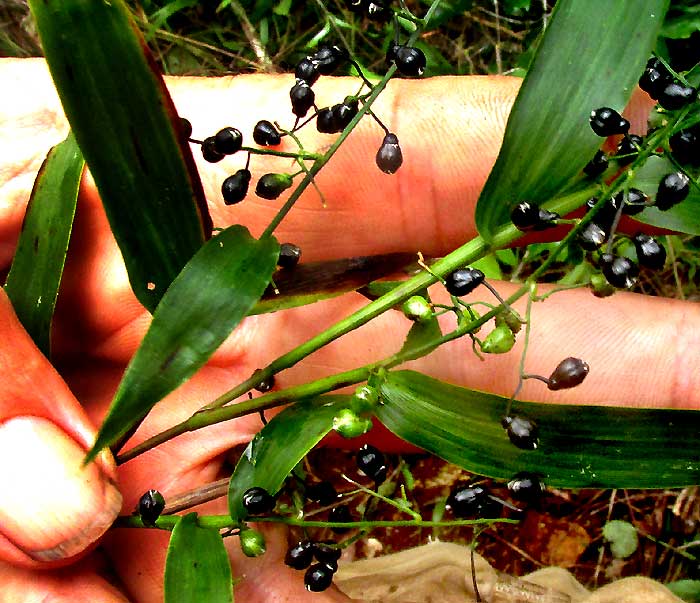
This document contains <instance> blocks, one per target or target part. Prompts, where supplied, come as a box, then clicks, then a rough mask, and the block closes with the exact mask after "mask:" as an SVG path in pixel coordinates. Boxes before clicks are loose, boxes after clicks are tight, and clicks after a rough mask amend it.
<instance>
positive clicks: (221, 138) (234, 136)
mask: <svg viewBox="0 0 700 603" xmlns="http://www.w3.org/2000/svg"><path fill="white" fill-rule="evenodd" d="M214 141H215V147H216V150H217V151H219V153H222V154H224V155H233V154H234V153H237V152H238V151H240V150H241V147H242V146H243V134H241V132H240V130H238V129H237V128H231V127H230V126H229V127H227V128H222V129H221V130H219V131H218V132H217V133H216V135H215V136H214Z"/></svg>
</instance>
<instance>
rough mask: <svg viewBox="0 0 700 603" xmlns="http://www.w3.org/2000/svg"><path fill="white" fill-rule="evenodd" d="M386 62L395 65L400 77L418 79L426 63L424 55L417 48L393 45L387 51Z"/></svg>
mask: <svg viewBox="0 0 700 603" xmlns="http://www.w3.org/2000/svg"><path fill="white" fill-rule="evenodd" d="M386 58H387V62H391V61H393V62H394V63H396V68H397V70H398V72H399V73H400V74H401V75H407V76H410V77H418V76H421V75H423V72H424V71H425V66H426V64H427V61H426V59H425V54H424V53H423V51H422V50H420V49H419V48H415V47H413V46H402V45H400V44H393V45H391V46H390V47H389V50H388V51H387V56H386Z"/></svg>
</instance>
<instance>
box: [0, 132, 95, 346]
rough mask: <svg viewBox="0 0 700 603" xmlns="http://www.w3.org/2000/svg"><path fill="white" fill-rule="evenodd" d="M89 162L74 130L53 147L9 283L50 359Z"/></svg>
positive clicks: (24, 317) (18, 309)
mask: <svg viewBox="0 0 700 603" xmlns="http://www.w3.org/2000/svg"><path fill="white" fill-rule="evenodd" d="M84 166H85V161H84V160H83V156H82V155H81V154H80V149H79V148H78V145H77V144H76V142H75V138H73V135H72V134H69V135H68V138H66V139H65V140H64V141H63V142H62V143H60V144H58V145H56V146H55V147H53V148H52V149H51V150H50V151H49V154H48V155H47V157H46V160H45V161H44V163H43V164H42V166H41V169H40V170H39V173H38V175H37V177H36V180H35V181H34V188H33V190H32V194H31V197H30V198H29V205H28V206H27V212H26V214H25V216H24V223H23V224H22V232H21V234H20V237H19V242H18V243H17V250H16V251H15V257H14V259H13V260H12V267H11V268H10V273H9V274H8V275H7V282H6V283H5V291H6V292H7V296H8V297H9V298H10V301H11V302H12V306H13V307H14V309H15V312H16V313H17V317H18V318H19V320H20V322H21V323H22V325H23V326H24V328H25V329H26V331H27V333H29V335H31V337H32V339H33V340H34V343H36V345H37V347H38V348H39V349H40V350H41V351H42V353H43V354H44V356H46V357H47V358H48V357H49V355H50V351H51V319H52V318H53V312H54V308H55V307H56V299H57V297H58V287H59V285H60V283H61V276H62V275H63V266H64V264H65V261H66V253H67V252H68V242H69V240H70V234H71V230H72V228H73V217H74V215H75V205H76V202H77V200H78V189H79V188H80V178H81V176H82V174H83V167H84Z"/></svg>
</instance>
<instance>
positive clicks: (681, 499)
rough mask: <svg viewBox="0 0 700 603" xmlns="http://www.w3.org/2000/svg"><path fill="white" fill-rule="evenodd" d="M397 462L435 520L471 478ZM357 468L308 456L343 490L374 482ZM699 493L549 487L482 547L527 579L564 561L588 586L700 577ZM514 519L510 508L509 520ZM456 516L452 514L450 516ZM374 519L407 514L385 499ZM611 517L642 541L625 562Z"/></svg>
mask: <svg viewBox="0 0 700 603" xmlns="http://www.w3.org/2000/svg"><path fill="white" fill-rule="evenodd" d="M391 463H392V464H391V467H392V468H393V469H394V471H393V472H392V473H391V474H390V478H389V481H392V480H396V481H397V483H402V478H401V472H400V471H399V470H397V467H399V466H400V464H401V463H405V464H406V466H407V468H409V469H410V472H411V474H412V476H413V479H414V481H415V486H414V488H413V490H412V491H410V492H407V495H408V498H409V500H411V501H412V502H415V505H414V508H416V509H420V510H421V512H422V515H423V518H424V519H431V518H433V519H436V518H437V517H434V512H437V513H438V514H439V511H436V506H437V507H438V509H439V508H440V504H441V503H443V502H444V500H445V498H446V497H447V496H448V495H449V492H450V489H451V487H453V486H454V484H455V483H457V482H463V481H466V480H468V479H469V478H470V474H469V473H467V472H465V471H463V470H462V469H460V468H458V467H456V466H454V465H450V464H449V463H446V462H444V461H442V460H440V459H437V458H435V457H432V456H427V455H410V456H409V455H407V456H404V457H391ZM354 467H355V463H354V455H353V454H352V453H348V452H341V451H331V450H328V449H324V450H323V451H322V452H312V453H311V454H310V455H309V464H308V470H309V472H310V473H311V474H312V475H314V476H316V477H318V478H320V479H327V480H330V481H331V482H332V483H334V484H335V486H336V488H337V489H338V490H339V491H341V492H343V491H345V492H347V491H350V490H352V489H353V486H352V485H351V484H349V483H348V482H347V481H345V480H344V479H343V478H342V477H341V474H342V473H343V472H345V473H346V474H347V475H349V476H350V477H351V478H352V479H355V480H357V481H359V482H361V483H364V484H365V485H367V486H370V484H369V483H368V480H367V479H366V478H364V479H363V478H362V477H360V476H359V474H358V473H357V471H356V470H355V468H354ZM483 482H484V483H485V484H487V485H488V486H489V487H490V489H491V491H492V492H493V494H495V495H496V496H498V497H500V498H503V499H505V500H511V499H509V497H508V490H507V488H506V487H505V485H504V484H499V483H495V482H493V481H492V480H483ZM697 493H698V489H697V487H693V488H685V489H682V490H658V491H642V490H612V491H611V490H588V489H587V490H579V491H570V490H551V489H548V491H547V495H546V497H545V499H544V501H543V502H542V505H541V507H540V508H539V509H534V508H532V509H529V510H528V511H527V512H526V513H525V514H524V518H523V519H522V521H521V522H520V523H519V524H500V525H497V526H494V527H492V528H490V529H488V530H486V531H485V532H483V533H482V534H481V536H480V537H479V540H478V546H477V550H478V552H479V553H481V554H482V555H483V556H485V557H486V558H487V559H488V561H489V562H490V563H491V564H492V565H493V566H494V567H495V568H497V569H499V570H501V571H504V572H507V573H509V574H512V575H517V576H521V575H523V574H526V573H528V572H531V571H534V570H536V569H538V568H540V567H543V566H547V565H557V566H561V567H565V568H567V569H568V570H569V571H571V572H572V573H573V574H574V575H575V576H576V578H577V579H578V580H579V581H580V582H582V583H583V584H584V585H585V586H587V587H595V586H600V585H602V584H605V583H607V582H610V581H612V580H615V579H617V578H620V577H623V576H630V575H643V576H649V577H652V578H654V579H657V580H659V581H661V582H672V581H675V580H679V579H684V578H693V579H698V578H700V567H699V565H698V559H697V557H696V552H697V549H695V548H694V547H693V546H688V544H689V543H692V542H693V541H694V540H695V539H696V538H697V533H698V527H699V522H700V502H699V501H698V498H697ZM366 501H367V496H366V495H360V496H357V497H355V498H354V499H353V500H352V503H351V505H352V506H353V507H357V505H358V504H359V505H362V504H363V503H366ZM511 502H514V501H511ZM516 504H518V503H516ZM515 516H516V515H515V513H513V512H511V511H507V510H505V509H504V511H503V517H515ZM315 518H318V519H322V518H325V511H319V512H318V514H317V515H316V517H315ZM449 518H450V516H449V513H446V514H445V519H449ZM373 519H407V516H406V515H404V514H401V513H400V512H398V511H397V510H396V509H395V508H393V507H391V506H389V505H386V504H384V503H380V504H379V505H378V506H377V508H376V511H375V514H374V515H373ZM609 519H621V520H625V521H628V522H630V523H632V524H633V525H634V526H635V527H636V528H637V531H638V533H639V546H638V548H637V550H636V552H635V553H634V554H632V555H631V556H630V557H628V558H626V559H615V558H614V557H613V556H612V554H611V553H610V549H609V546H607V545H606V544H605V542H604V540H603V537H602V529H603V526H604V525H605V523H606V521H608V520H609ZM472 535H473V534H472V529H471V528H442V529H439V530H431V529H412V528H390V529H384V528H382V529H377V530H375V531H374V532H372V534H371V535H370V536H369V537H368V538H365V539H362V540H360V541H359V542H358V546H357V548H356V550H357V555H358V556H360V557H371V556H374V555H376V554H385V553H390V552H394V551H398V550H402V549H405V548H409V547H412V546H417V545H420V544H425V543H426V542H427V541H428V539H429V538H431V537H437V538H440V539H441V540H447V541H452V542H461V543H465V544H469V543H470V542H471V540H472ZM316 536H317V537H318V538H325V537H328V538H333V539H335V540H338V539H341V538H342V539H344V538H347V537H349V536H352V534H349V535H348V534H344V535H342V536H338V535H334V534H332V533H331V532H330V531H326V532H325V533H319V534H316ZM698 544H700V542H698ZM684 545H685V547H686V548H684Z"/></svg>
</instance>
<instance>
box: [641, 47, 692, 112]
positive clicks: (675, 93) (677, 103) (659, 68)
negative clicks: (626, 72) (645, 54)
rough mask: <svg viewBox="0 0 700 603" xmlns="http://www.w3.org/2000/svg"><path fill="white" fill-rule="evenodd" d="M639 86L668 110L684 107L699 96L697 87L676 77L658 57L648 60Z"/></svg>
mask: <svg viewBox="0 0 700 603" xmlns="http://www.w3.org/2000/svg"><path fill="white" fill-rule="evenodd" d="M639 87H640V88H641V89H642V90H644V91H645V92H646V93H647V94H649V96H651V98H653V99H654V100H655V101H658V103H659V105H661V106H662V107H663V108H664V109H667V110H668V111H675V110H676V109H682V108H683V107H685V106H686V105H688V104H689V103H691V102H693V101H694V100H695V99H697V96H698V91H697V89H695V88H693V87H692V86H686V85H685V84H683V83H682V82H680V81H679V80H678V79H676V78H674V77H673V75H672V74H671V72H670V71H669V70H668V69H667V68H666V65H664V64H663V63H662V62H661V61H660V60H659V59H657V58H656V57H652V58H651V59H649V60H648V61H647V66H646V69H645V70H644V73H643V74H642V77H641V78H639Z"/></svg>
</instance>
